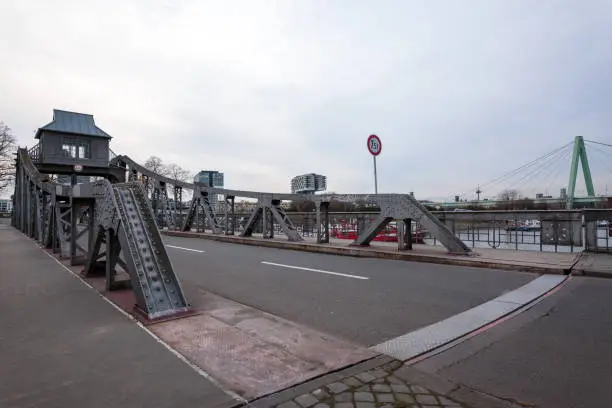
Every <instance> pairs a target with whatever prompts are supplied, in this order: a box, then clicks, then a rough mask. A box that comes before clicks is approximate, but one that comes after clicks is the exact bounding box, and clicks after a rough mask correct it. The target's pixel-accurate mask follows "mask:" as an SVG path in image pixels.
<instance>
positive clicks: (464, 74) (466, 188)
mask: <svg viewBox="0 0 612 408" xmlns="http://www.w3.org/2000/svg"><path fill="white" fill-rule="evenodd" d="M0 15H1V16H2V23H0V55H2V60H3V63H2V64H0V120H2V121H4V122H5V123H6V124H8V125H9V126H10V127H11V128H12V129H13V131H14V133H15V134H16V135H17V136H18V139H19V142H20V144H21V145H26V144H27V145H32V144H33V141H34V140H33V135H34V131H35V129H36V128H37V127H39V126H42V125H44V124H46V123H48V122H49V121H50V120H51V115H52V109H53V108H58V109H65V110H73V111H79V112H85V113H92V114H94V116H95V119H96V122H97V124H98V125H99V126H100V127H101V128H102V129H104V130H105V131H107V132H108V133H110V134H111V135H113V136H114V139H113V142H112V149H113V150H114V151H115V152H117V153H122V154H127V155H129V156H131V157H132V158H133V159H135V160H137V161H140V162H143V161H144V160H145V159H146V158H147V157H148V156H150V155H158V156H160V157H162V158H163V159H164V161H166V162H176V163H178V164H180V165H182V166H183V167H185V168H187V169H189V170H191V171H192V172H195V171H197V170H199V169H202V168H212V169H218V170H221V171H224V172H225V179H226V186H227V187H229V188H241V189H253V190H267V191H287V190H288V188H289V181H290V178H291V177H292V176H294V175H297V174H301V173H305V172H319V173H323V174H326V175H327V176H328V183H329V189H330V190H333V191H336V192H355V193H357V192H359V193H368V192H372V191H373V184H374V183H373V176H372V159H371V156H369V154H368V152H367V150H366V144H365V141H366V137H367V136H368V134H370V133H376V134H378V135H380V137H381V138H382V141H383V152H382V154H381V156H379V159H378V171H379V191H380V192H408V191H414V192H415V194H416V195H417V197H418V198H423V199H424V198H447V197H452V196H453V195H454V194H459V193H467V195H466V197H471V192H472V191H473V189H474V188H475V187H476V186H477V185H478V184H484V183H486V182H487V181H489V180H490V179H492V178H493V177H495V176H497V175H499V174H503V173H505V172H507V171H510V170H512V169H514V168H516V167H518V166H520V165H521V164H523V163H524V162H527V161H529V160H531V159H533V158H536V157H538V156H540V155H543V154H545V153H547V152H549V151H552V150H553V149H555V148H557V147H560V146H562V145H564V144H565V143H568V142H570V141H571V140H572V138H573V136H574V135H584V136H585V137H587V138H588V139H592V140H598V141H602V142H608V143H612V133H611V132H610V129H611V128H612V127H611V124H612V115H610V112H612V81H611V80H610V69H611V67H612V46H611V44H612V29H610V27H611V20H612V2H610V1H607V0H601V1H599V0H589V1H583V2H577V1H571V0H568V1H535V0H533V1H520V0H519V1H517V0H513V1H509V0H508V1H501V0H500V1H490V0H469V1H468V0H465V1H428V2H423V1H416V0H415V1H411V0H398V1H392V0H380V1H362V0H320V1H319V0H310V1H306V0H302V1H297V0H295V1H292V0H278V1H271V0H270V1H263V0H261V1H260V0H244V1H238V0H234V1H203V0H200V1H171V0H146V1H145V0H133V1H114V0H104V1H98V0H88V1H81V0H54V1H46V0H38V1H35V0H19V1H10V0H3V1H0ZM605 157H606V156H605V155H604V154H603V153H602V159H601V171H599V170H597V171H596V173H597V174H596V175H595V176H594V177H595V182H596V185H597V186H596V188H597V189H598V190H599V191H598V192H602V190H603V189H605V188H606V186H607V184H609V186H610V190H611V192H612V178H611V177H610V174H612V171H610V169H609V168H612V163H611V164H610V165H609V168H608V170H606V167H605V165H606V163H605V162H603V158H605ZM563 160H564V163H561V162H562V161H563ZM594 161H595V160H594ZM550 166H551V168H552V166H558V169H556V170H555V171H549V173H551V174H553V176H551V177H553V179H551V178H550V177H549V178H548V179H546V180H544V181H538V180H537V178H535V179H536V181H535V182H534V183H535V185H534V186H531V187H528V186H527V185H526V184H524V185H523V184H521V183H523V182H522V181H520V180H519V181H518V182H517V183H519V185H518V186H517V187H521V188H523V189H524V190H526V191H525V193H529V194H531V193H533V192H535V190H536V189H539V190H543V189H545V188H546V189H549V190H550V191H548V190H547V191H548V192H549V193H554V194H556V193H557V192H558V189H559V188H560V187H562V186H563V184H564V183H567V172H568V169H569V159H568V158H564V157H560V158H559V163H557V164H554V165H553V164H551V165H550ZM594 166H595V164H594ZM549 170H550V169H549ZM604 170H606V171H604ZM556 173H559V176H558V180H555V179H554V177H556V176H555V174H556ZM600 173H601V174H600ZM528 179H530V177H528ZM551 180H552V181H551ZM543 184H546V186H542V185H543ZM503 187H505V186H492V187H491V188H490V189H489V190H486V189H485V192H484V195H485V196H487V195H494V194H496V193H497V192H498V190H499V189H501V188H503ZM578 191H579V192H580V191H584V184H583V183H580V182H579V185H578Z"/></svg>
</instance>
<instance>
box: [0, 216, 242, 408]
mask: <svg viewBox="0 0 612 408" xmlns="http://www.w3.org/2000/svg"><path fill="white" fill-rule="evenodd" d="M0 345H1V346H0V361H1V362H2V364H0V378H2V381H0V406H1V407H3V408H17V407H45V408H51V407H58V408H60V407H61V408H64V407H74V406H82V407H88V408H94V407H100V408H102V407H103V408H108V407H109V406H116V407H143V406H151V407H156V408H163V407H168V408H171V407H211V408H224V407H232V406H236V405H239V404H240V402H241V401H240V400H237V399H235V398H233V397H232V396H230V395H228V394H227V393H225V392H224V391H223V390H221V389H220V388H219V387H217V386H216V385H215V384H214V383H213V380H210V379H207V378H206V377H205V376H204V375H203V374H204V373H202V372H200V373H199V372H197V371H196V370H194V369H193V368H192V367H191V366H190V365H188V364H187V363H185V362H184V361H181V360H180V359H179V358H177V356H176V355H174V354H173V353H172V352H171V351H169V350H168V349H167V348H166V347H165V346H164V344H162V343H161V342H160V341H158V339H156V338H154V337H153V336H151V335H150V334H149V333H148V332H147V331H145V330H144V329H143V328H142V327H141V326H139V325H137V324H136V322H135V321H134V320H132V319H130V318H128V317H127V316H126V315H124V314H122V313H121V312H120V311H118V310H117V309H116V308H114V307H113V306H112V305H111V304H110V303H109V302H107V301H106V300H105V299H104V298H102V297H101V296H100V295H99V294H98V293H97V292H96V291H94V290H92V289H91V288H88V287H87V286H85V284H83V282H81V281H80V280H79V279H78V278H76V277H75V276H73V275H71V274H70V273H69V271H68V270H66V269H65V268H64V267H63V266H62V265H61V264H60V263H58V262H57V261H56V260H55V259H54V258H53V257H52V256H50V255H49V254H48V253H46V252H45V251H44V250H42V249H41V248H40V247H39V246H38V245H37V244H36V243H35V242H34V241H32V240H30V239H29V238H27V237H26V236H24V235H23V234H22V233H20V232H19V231H17V230H15V229H13V228H12V227H10V226H8V225H7V224H6V223H2V224H0Z"/></svg>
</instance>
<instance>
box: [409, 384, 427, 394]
mask: <svg viewBox="0 0 612 408" xmlns="http://www.w3.org/2000/svg"><path fill="white" fill-rule="evenodd" d="M411 388H412V392H413V393H414V394H430V392H429V391H427V390H426V389H425V388H423V387H419V386H418V385H413V386H412V387H411Z"/></svg>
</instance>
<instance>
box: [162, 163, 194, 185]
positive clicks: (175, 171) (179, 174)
mask: <svg viewBox="0 0 612 408" xmlns="http://www.w3.org/2000/svg"><path fill="white" fill-rule="evenodd" d="M165 167H166V171H167V172H168V174H166V175H167V176H168V177H170V178H171V179H173V180H178V181H189V176H190V174H191V173H190V172H189V171H188V170H185V169H184V168H182V167H181V166H179V165H178V164H174V163H171V164H169V165H167V166H165Z"/></svg>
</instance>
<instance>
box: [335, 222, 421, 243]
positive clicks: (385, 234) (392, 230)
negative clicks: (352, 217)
mask: <svg viewBox="0 0 612 408" xmlns="http://www.w3.org/2000/svg"><path fill="white" fill-rule="evenodd" d="M330 235H331V237H332V238H337V239H350V240H355V239H356V238H357V228H356V226H355V225H352V224H344V223H341V224H339V225H338V224H337V225H334V226H333V227H332V229H331V231H330ZM397 236H398V234H397V227H396V226H394V225H387V226H386V227H385V229H383V230H382V231H380V232H379V233H378V234H376V236H375V237H374V239H373V241H379V242H397V241H398V237H397ZM424 238H425V232H424V231H422V230H417V231H413V232H412V242H413V243H415V244H424V243H425V241H424Z"/></svg>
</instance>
